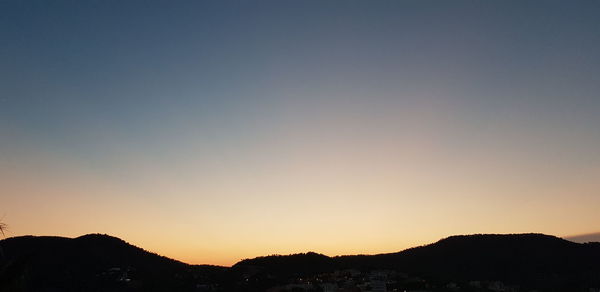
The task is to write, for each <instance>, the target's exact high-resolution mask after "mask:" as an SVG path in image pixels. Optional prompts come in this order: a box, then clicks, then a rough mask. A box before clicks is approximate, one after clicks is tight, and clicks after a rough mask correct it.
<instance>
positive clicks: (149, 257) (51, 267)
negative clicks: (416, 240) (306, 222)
mask: <svg viewBox="0 0 600 292" xmlns="http://www.w3.org/2000/svg"><path fill="white" fill-rule="evenodd" d="M0 246H1V247H2V249H3V251H4V256H3V257H2V258H0V291H211V290H212V291H265V290H267V289H268V288H270V287H274V286H278V285H284V284H286V283H292V282H294V281H295V282H298V279H301V278H307V277H315V276H317V275H326V274H328V273H333V272H334V271H344V270H355V271H362V272H370V271H377V270H390V271H397V272H401V273H402V274H406V275H411V276H417V277H419V278H420V279H423V281H428V283H431V284H428V285H429V286H430V287H436V286H435V285H438V286H439V285H441V286H443V285H446V283H449V282H455V283H468V282H477V283H479V282H485V281H503V282H504V283H507V284H510V285H514V286H515V287H520V290H519V291H530V290H534V289H535V290H538V291H590V290H589V288H593V287H596V288H598V287H600V265H599V264H598V263H600V243H586V244H581V243H574V242H570V241H567V240H564V239H561V238H558V237H554V236H549V235H543V234H509V235H494V234H481V235H462V236H451V237H448V238H445V239H442V240H440V241H438V242H436V243H432V244H429V245H424V246H420V247H415V248H410V249H407V250H404V251H401V252H396V253H387V254H378V255H350V256H336V257H328V256H325V255H322V254H318V253H314V252H309V253H302V254H294V255H273V256H263V257H257V258H253V259H245V260H242V261H240V262H238V263H236V264H235V265H233V266H232V267H231V268H226V267H218V266H207V265H206V266H198V265H188V264H185V263H182V262H179V261H176V260H173V259H169V258H166V257H163V256H159V255H157V254H154V253H151V252H148V251H145V250H143V249H141V248H138V247H135V246H133V245H130V244H128V243H126V242H125V241H123V240H121V239H118V238H115V237H111V236H108V235H100V234H90V235H84V236H81V237H77V238H73V239H71V238H64V237H50V236H23V237H14V238H8V239H5V240H2V241H0ZM443 287H445V286H443ZM317 291H318V290H317ZM432 291H446V290H435V289H433V290H432ZM454 291H457V290H454ZM459 291H462V290H459ZM464 291H489V290H464Z"/></svg>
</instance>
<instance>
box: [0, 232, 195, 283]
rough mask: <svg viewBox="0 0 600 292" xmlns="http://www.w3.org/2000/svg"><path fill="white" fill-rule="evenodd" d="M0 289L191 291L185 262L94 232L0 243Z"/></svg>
mask: <svg viewBox="0 0 600 292" xmlns="http://www.w3.org/2000/svg"><path fill="white" fill-rule="evenodd" d="M0 246H1V247H2V249H3V251H4V252H3V253H4V257H1V258H0V291H168V290H170V289H176V290H178V291H186V290H192V287H193V284H192V283H191V281H190V280H189V278H190V277H192V276H193V275H192V273H191V266H189V265H187V264H184V263H181V262H178V261H175V260H172V259H169V258H166V257H162V256H159V255H157V254H153V253H150V252H147V251H145V250H143V249H141V248H138V247H135V246H133V245H130V244H128V243H126V242H125V241H123V240H121V239H118V238H115V237H111V236H107V235H100V234H90V235H84V236H81V237H78V238H74V239H70V238H64V237H50V236H23V237H14V238H8V239H5V240H2V241H0Z"/></svg>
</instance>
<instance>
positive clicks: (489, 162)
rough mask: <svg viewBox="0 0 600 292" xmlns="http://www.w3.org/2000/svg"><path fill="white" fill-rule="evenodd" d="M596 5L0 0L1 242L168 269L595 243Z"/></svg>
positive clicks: (599, 184) (598, 183) (599, 27)
mask: <svg viewBox="0 0 600 292" xmlns="http://www.w3.org/2000/svg"><path fill="white" fill-rule="evenodd" d="M599 15H600V2H598V1H383V0H382V1H346V0H344V1H333V0H331V1H286V0H282V1H162V2H156V1H116V0H115V1H99V0H95V1H16V0H15V1H10V0H7V1H1V2H0V201H1V203H0V218H2V220H3V221H4V222H5V223H7V224H8V225H9V228H10V229H9V231H8V233H7V236H19V235H25V234H33V235H61V236H70V237H74V236H79V235H83V234H87V233H96V232H97V233H107V234H111V235H114V236H118V237H120V238H123V239H125V240H126V241H128V242H131V243H133V244H136V245H138V246H141V247H143V248H145V249H148V250H151V251H155V252H158V253H160V254H163V255H166V256H169V257H173V258H176V259H179V260H182V261H185V262H188V263H209V264H222V265H230V264H233V263H235V262H236V261H238V260H239V259H242V258H248V257H254V256H259V255H268V254H274V253H280V254H287V253H296V252H306V251H315V252H321V253H325V254H327V255H338V254H355V253H380V252H394V251H399V250H402V249H404V248H407V247H411V246H414V245H419V244H424V243H429V242H432V241H435V240H437V239H439V238H441V237H445V236H449V235H453V234H469V233H518V232H542V233H547V234H554V235H559V236H563V235H573V234H582V233H592V232H597V231H599V230H600V226H599V225H598V222H600V17H599Z"/></svg>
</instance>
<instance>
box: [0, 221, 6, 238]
mask: <svg viewBox="0 0 600 292" xmlns="http://www.w3.org/2000/svg"><path fill="white" fill-rule="evenodd" d="M6 227H7V225H6V224H5V223H4V222H0V232H1V233H2V236H6V235H4V230H6Z"/></svg>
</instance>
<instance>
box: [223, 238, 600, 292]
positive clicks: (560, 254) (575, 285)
mask: <svg viewBox="0 0 600 292" xmlns="http://www.w3.org/2000/svg"><path fill="white" fill-rule="evenodd" d="M598 263H600V245H599V244H594V243H590V244H579V243H574V242H570V241H567V240H564V239H561V238H558V237H554V236H548V235H543V234H509V235H497V234H487V235H466V236H452V237H448V238H445V239H442V240H440V241H438V242H436V243H433V244H430V245H425V246H421V247H415V248H411V249H407V250H404V251H401V252H397V253H390V254H379V255H372V256H365V255H358V256H339V257H333V258H328V257H325V256H319V257H317V256H314V255H309V254H301V255H292V256H288V257H282V256H271V257H260V258H256V259H252V260H244V261H241V262H239V263H237V264H236V265H235V266H234V267H236V268H238V269H241V268H243V267H252V268H253V269H254V270H258V271H262V272H264V273H271V274H279V275H280V274H281V273H283V272H284V271H295V272H296V274H298V272H302V273H303V274H306V271H307V270H313V271H321V272H322V271H327V270H329V271H333V270H336V269H337V270H342V269H359V270H363V271H365V270H367V271H368V270H376V269H390V270H396V271H401V272H405V273H408V274H411V275H418V276H420V277H425V278H427V279H435V280H436V281H442V282H443V281H463V282H468V281H473V280H478V281H504V282H507V283H512V284H515V285H519V286H521V287H529V288H538V289H540V288H542V289H545V290H548V291H579V290H577V289H580V290H581V291H583V290H587V288H586V287H600V265H598ZM295 267H298V268H295ZM288 276H289V277H294V275H293V274H288ZM564 289H567V290H564Z"/></svg>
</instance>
